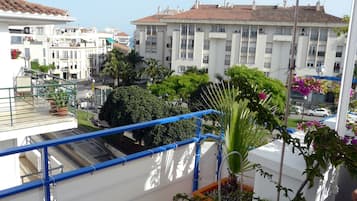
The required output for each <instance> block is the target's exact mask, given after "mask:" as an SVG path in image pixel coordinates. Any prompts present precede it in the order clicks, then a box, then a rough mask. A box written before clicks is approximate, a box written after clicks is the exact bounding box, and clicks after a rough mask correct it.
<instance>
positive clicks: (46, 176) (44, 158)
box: [41, 147, 51, 201]
mask: <svg viewBox="0 0 357 201" xmlns="http://www.w3.org/2000/svg"><path fill="white" fill-rule="evenodd" d="M41 158H42V180H43V187H44V197H45V199H44V200H45V201H51V190H50V176H49V173H48V147H44V148H43V149H42V157H41Z"/></svg>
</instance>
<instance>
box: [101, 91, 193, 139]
mask: <svg viewBox="0 0 357 201" xmlns="http://www.w3.org/2000/svg"><path fill="white" fill-rule="evenodd" d="M183 112H187V110H183V109H181V108H174V107H173V106H168V105H166V103H165V101H164V100H162V99H159V98H158V97H156V96H154V95H153V94H151V93H150V91H148V90H145V89H143V88H140V87H138V86H128V87H118V88H116V89H114V90H113V91H112V93H111V94H110V95H109V96H108V99H107V101H106V102H105V104H104V106H103V108H102V109H101V111H100V113H99V118H100V119H101V120H106V121H107V122H108V123H109V125H110V126H111V127H117V126H123V125H128V124H133V123H139V122H145V121H150V120H154V119H159V118H164V117H168V116H172V115H177V114H181V113H183ZM190 129H191V127H189V124H188V123H185V122H184V121H183V122H178V123H176V124H169V125H163V126H159V127H150V128H145V129H140V130H135V131H133V134H134V138H135V139H136V140H137V141H139V142H142V140H143V139H144V141H145V145H146V146H155V145H160V144H164V143H168V142H174V141H176V140H177V139H183V138H185V137H187V136H188V135H189V134H191V133H192V132H191V130H190ZM163 135H164V136H163ZM112 139H114V140H115V138H112Z"/></svg>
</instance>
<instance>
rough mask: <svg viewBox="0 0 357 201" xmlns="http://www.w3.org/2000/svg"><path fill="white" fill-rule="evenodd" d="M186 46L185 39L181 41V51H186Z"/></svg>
mask: <svg viewBox="0 0 357 201" xmlns="http://www.w3.org/2000/svg"><path fill="white" fill-rule="evenodd" d="M186 44H187V40H186V39H181V48H182V49H186Z"/></svg>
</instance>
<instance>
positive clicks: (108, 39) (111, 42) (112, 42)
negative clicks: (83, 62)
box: [106, 38, 115, 44]
mask: <svg viewBox="0 0 357 201" xmlns="http://www.w3.org/2000/svg"><path fill="white" fill-rule="evenodd" d="M106 40H107V42H108V43H110V44H114V43H115V40H114V39H113V38H107V39H106Z"/></svg>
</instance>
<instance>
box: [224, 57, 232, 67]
mask: <svg viewBox="0 0 357 201" xmlns="http://www.w3.org/2000/svg"><path fill="white" fill-rule="evenodd" d="M230 64H231V55H226V56H225V57H224V65H230Z"/></svg>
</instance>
